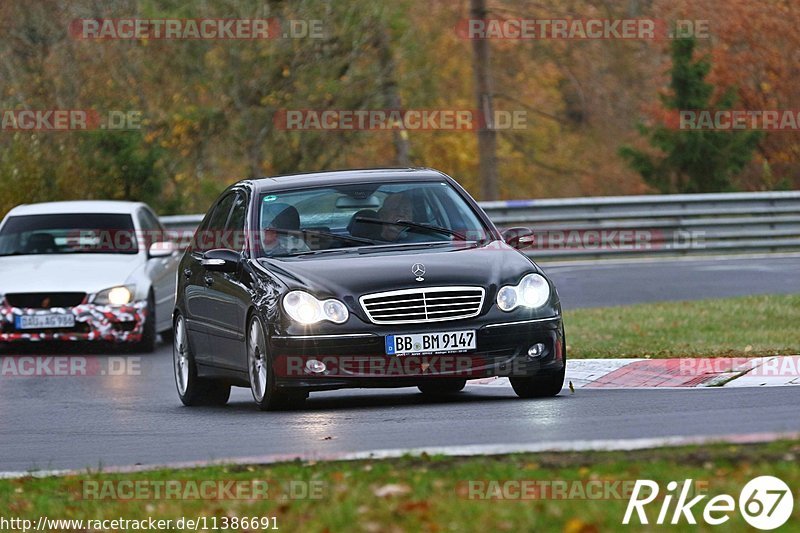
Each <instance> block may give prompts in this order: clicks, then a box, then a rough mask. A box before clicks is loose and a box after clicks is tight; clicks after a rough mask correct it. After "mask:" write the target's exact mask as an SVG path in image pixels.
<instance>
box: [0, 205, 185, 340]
mask: <svg viewBox="0 0 800 533" xmlns="http://www.w3.org/2000/svg"><path fill="white" fill-rule="evenodd" d="M178 252H179V250H178V246H177V245H176V244H175V243H174V242H173V241H171V240H170V239H169V238H168V235H167V233H166V231H165V230H164V227H163V226H162V225H161V223H160V222H159V220H158V217H156V215H155V214H154V213H153V211H152V209H150V208H149V207H148V206H147V205H145V204H143V203H138V202H119V201H74V202H49V203H41V204H31V205H21V206H17V207H15V208H14V209H12V210H11V211H10V212H9V213H8V214H7V215H6V217H5V218H4V219H3V221H2V223H0V346H2V345H8V344H10V343H13V342H24V341H108V342H113V343H126V344H133V345H136V348H137V349H139V350H141V351H152V350H153V348H154V346H155V342H156V333H157V332H162V333H163V334H164V335H169V334H170V332H171V331H172V308H173V305H174V302H175V284H176V271H177V265H178V261H179V260H180V257H179V253H178Z"/></svg>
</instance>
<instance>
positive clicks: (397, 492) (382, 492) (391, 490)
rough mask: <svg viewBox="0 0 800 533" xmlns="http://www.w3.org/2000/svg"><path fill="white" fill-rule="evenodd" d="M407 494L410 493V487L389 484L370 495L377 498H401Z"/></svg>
mask: <svg viewBox="0 0 800 533" xmlns="http://www.w3.org/2000/svg"><path fill="white" fill-rule="evenodd" d="M409 492H411V487H409V486H408V485H401V484H399V483H389V484H388V485H383V486H382V487H378V488H376V489H375V490H373V491H372V493H373V494H374V495H375V496H377V497H378V498H387V497H389V496H402V495H403V494H408V493H409Z"/></svg>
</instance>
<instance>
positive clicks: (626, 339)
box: [564, 295, 800, 358]
mask: <svg viewBox="0 0 800 533" xmlns="http://www.w3.org/2000/svg"><path fill="white" fill-rule="evenodd" d="M564 326H565V328H566V332H567V353H568V355H569V357H572V358H588V357H653V358H664V357H697V356H710V357H719V356H736V357H740V356H762V355H792V354H795V355H796V354H799V353H800V295H790V296H771V295H770V296H747V297H743V298H725V299H718V300H700V301H693V302H668V303H656V304H641V305H631V306H626V307H605V308H599V309H578V310H574V311H567V312H565V313H564Z"/></svg>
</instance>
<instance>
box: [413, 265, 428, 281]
mask: <svg viewBox="0 0 800 533" xmlns="http://www.w3.org/2000/svg"><path fill="white" fill-rule="evenodd" d="M411 273H412V274H414V275H415V276H416V277H417V281H425V278H423V277H422V276H424V275H425V265H423V264H422V263H414V266H412V267H411Z"/></svg>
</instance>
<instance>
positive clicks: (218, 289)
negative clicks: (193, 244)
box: [204, 191, 250, 369]
mask: <svg viewBox="0 0 800 533" xmlns="http://www.w3.org/2000/svg"><path fill="white" fill-rule="evenodd" d="M247 204H248V197H247V194H246V192H245V191H234V192H233V206H232V208H231V212H230V216H229V217H228V220H227V221H226V223H225V227H224V228H223V231H222V233H221V239H220V243H219V244H220V247H221V248H229V249H232V250H234V251H236V252H239V254H240V255H241V254H243V253H244V252H245V248H246V246H245V238H244V237H245V219H246V216H247ZM241 275H242V272H241V269H239V271H237V272H235V273H230V272H214V271H210V270H207V271H206V272H205V274H204V276H205V281H206V291H207V293H206V295H207V298H208V299H209V308H210V309H211V314H212V316H211V317H210V320H209V328H208V334H209V344H210V345H211V346H212V348H213V354H212V356H211V359H212V361H213V363H214V364H215V365H217V366H221V367H226V368H234V369H244V368H246V361H245V359H246V355H245V354H246V352H245V345H244V329H245V325H244V321H245V313H246V312H247V308H248V302H249V301H250V293H249V292H248V291H247V289H246V287H245V286H244V284H243V283H242V279H241Z"/></svg>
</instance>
